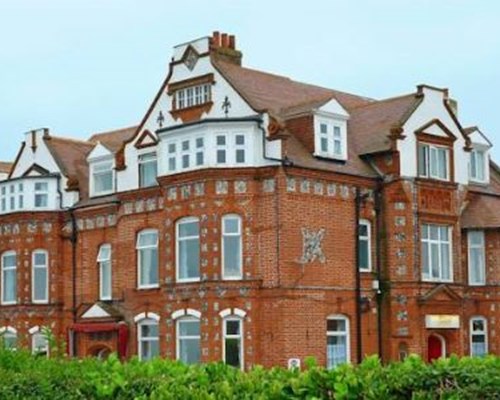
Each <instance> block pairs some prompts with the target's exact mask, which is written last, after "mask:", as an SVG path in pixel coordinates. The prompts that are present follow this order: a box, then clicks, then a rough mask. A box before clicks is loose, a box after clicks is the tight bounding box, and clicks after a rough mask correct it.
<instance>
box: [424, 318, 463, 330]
mask: <svg viewBox="0 0 500 400" xmlns="http://www.w3.org/2000/svg"><path fill="white" fill-rule="evenodd" d="M425 327H426V328H428V329H458V328H460V316H458V315H426V316H425Z"/></svg>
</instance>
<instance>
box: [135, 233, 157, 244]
mask: <svg viewBox="0 0 500 400" xmlns="http://www.w3.org/2000/svg"><path fill="white" fill-rule="evenodd" d="M157 245H158V232H141V233H139V237H138V240H137V247H149V246H157Z"/></svg>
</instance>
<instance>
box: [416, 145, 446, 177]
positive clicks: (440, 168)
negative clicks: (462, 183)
mask: <svg viewBox="0 0 500 400" xmlns="http://www.w3.org/2000/svg"><path fill="white" fill-rule="evenodd" d="M449 158H450V157H449V149H448V148H447V147H442V146H435V145H431V144H425V143H420V144H419V145H418V175H419V176H420V177H425V178H432V179H439V180H449V179H450V176H449V174H450V171H449Z"/></svg>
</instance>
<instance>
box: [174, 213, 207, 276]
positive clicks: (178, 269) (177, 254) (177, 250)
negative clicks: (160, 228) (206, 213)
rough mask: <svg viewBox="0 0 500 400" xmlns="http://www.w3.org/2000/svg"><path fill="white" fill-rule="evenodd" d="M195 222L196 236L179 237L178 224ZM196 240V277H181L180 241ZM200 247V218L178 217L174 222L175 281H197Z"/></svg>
mask: <svg viewBox="0 0 500 400" xmlns="http://www.w3.org/2000/svg"><path fill="white" fill-rule="evenodd" d="M193 222H196V223H197V224H198V235H197V236H185V237H182V238H181V237H180V226H181V225H182V224H189V223H193ZM195 239H197V240H198V277H195V278H181V273H180V272H181V265H180V264H181V254H180V242H181V241H184V240H195ZM200 248H201V235H200V219H199V218H197V217H184V218H181V219H179V220H178V221H177V222H176V224H175V260H176V262H175V279H176V281H177V282H199V281H200V277H201V269H200V263H201V259H200Z"/></svg>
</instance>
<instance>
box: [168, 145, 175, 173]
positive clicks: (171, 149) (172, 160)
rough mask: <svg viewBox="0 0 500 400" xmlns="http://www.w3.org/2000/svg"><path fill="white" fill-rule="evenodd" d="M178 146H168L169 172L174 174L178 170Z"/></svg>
mask: <svg viewBox="0 0 500 400" xmlns="http://www.w3.org/2000/svg"><path fill="white" fill-rule="evenodd" d="M176 149H177V144H176V143H169V144H168V170H169V171H170V172H174V171H175V170H176V168H177V161H176V158H177V150H176Z"/></svg>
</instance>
